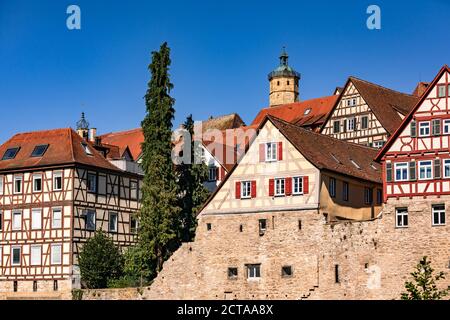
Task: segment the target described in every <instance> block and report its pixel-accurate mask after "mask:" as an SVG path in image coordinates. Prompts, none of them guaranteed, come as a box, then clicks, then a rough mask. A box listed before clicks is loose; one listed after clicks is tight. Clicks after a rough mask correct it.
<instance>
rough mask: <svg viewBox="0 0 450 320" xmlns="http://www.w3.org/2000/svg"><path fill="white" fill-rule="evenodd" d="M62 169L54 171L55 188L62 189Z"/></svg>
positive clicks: (55, 189) (56, 189)
mask: <svg viewBox="0 0 450 320" xmlns="http://www.w3.org/2000/svg"><path fill="white" fill-rule="evenodd" d="M62 174H63V173H62V171H55V172H53V190H54V191H60V190H62Z"/></svg>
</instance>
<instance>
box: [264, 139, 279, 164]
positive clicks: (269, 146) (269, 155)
mask: <svg viewBox="0 0 450 320" xmlns="http://www.w3.org/2000/svg"><path fill="white" fill-rule="evenodd" d="M266 161H277V143H276V142H269V143H266Z"/></svg>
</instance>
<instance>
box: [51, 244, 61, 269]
mask: <svg viewBox="0 0 450 320" xmlns="http://www.w3.org/2000/svg"><path fill="white" fill-rule="evenodd" d="M51 255H52V256H51V257H52V258H51V264H61V245H60V244H52V247H51Z"/></svg>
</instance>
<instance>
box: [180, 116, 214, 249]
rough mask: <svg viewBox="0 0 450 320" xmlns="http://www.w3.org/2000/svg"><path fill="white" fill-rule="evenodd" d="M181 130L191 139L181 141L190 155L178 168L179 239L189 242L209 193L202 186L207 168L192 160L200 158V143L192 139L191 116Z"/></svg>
mask: <svg viewBox="0 0 450 320" xmlns="http://www.w3.org/2000/svg"><path fill="white" fill-rule="evenodd" d="M183 128H184V129H185V130H186V131H187V132H189V137H190V138H191V139H190V140H189V141H183V143H190V144H191V148H190V150H191V155H190V163H184V162H183V163H182V164H181V165H179V166H178V178H179V186H180V189H181V191H182V193H181V194H182V197H181V198H180V207H181V226H180V228H181V230H180V238H181V240H182V241H183V242H189V241H192V240H193V238H194V235H195V229H196V226H197V219H196V216H197V213H198V211H199V210H200V208H201V206H202V205H203V203H204V202H205V201H206V199H207V198H208V196H209V191H208V190H207V189H206V188H205V186H204V182H205V181H206V180H207V179H208V167H207V166H206V165H205V164H204V163H203V162H200V163H195V162H194V159H199V157H201V149H200V142H199V141H194V140H193V139H192V137H193V136H194V120H192V115H189V116H188V117H187V119H186V121H185V122H184V124H183ZM185 150H186V148H185Z"/></svg>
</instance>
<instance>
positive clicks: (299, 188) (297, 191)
mask: <svg viewBox="0 0 450 320" xmlns="http://www.w3.org/2000/svg"><path fill="white" fill-rule="evenodd" d="M296 180H297V181H298V182H297V188H296V187H295V184H296ZM303 181H304V180H303V177H293V178H292V194H299V195H301V194H303Z"/></svg>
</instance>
